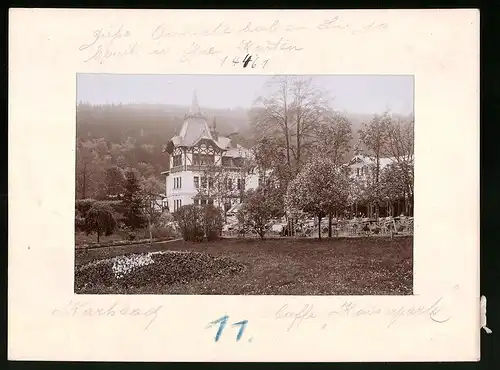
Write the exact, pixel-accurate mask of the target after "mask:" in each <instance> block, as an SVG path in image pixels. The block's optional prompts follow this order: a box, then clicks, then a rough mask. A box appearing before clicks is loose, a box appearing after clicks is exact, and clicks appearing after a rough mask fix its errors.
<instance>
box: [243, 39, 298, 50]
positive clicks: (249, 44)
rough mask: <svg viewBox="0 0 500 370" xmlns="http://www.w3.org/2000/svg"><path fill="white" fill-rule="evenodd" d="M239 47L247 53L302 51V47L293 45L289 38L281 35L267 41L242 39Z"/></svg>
mask: <svg viewBox="0 0 500 370" xmlns="http://www.w3.org/2000/svg"><path fill="white" fill-rule="evenodd" d="M238 49H240V50H242V51H244V52H245V53H250V52H252V51H253V52H274V51H301V50H303V48H302V47H300V46H297V45H293V44H292V43H290V41H289V40H287V39H285V38H283V37H280V38H279V39H275V40H268V41H267V42H266V43H260V44H259V43H256V42H254V41H252V40H242V41H241V42H240V44H239V46H238Z"/></svg>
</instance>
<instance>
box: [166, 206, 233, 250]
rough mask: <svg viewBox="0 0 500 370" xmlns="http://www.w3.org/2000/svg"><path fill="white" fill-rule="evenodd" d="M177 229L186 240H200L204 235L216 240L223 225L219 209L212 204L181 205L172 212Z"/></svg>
mask: <svg viewBox="0 0 500 370" xmlns="http://www.w3.org/2000/svg"><path fill="white" fill-rule="evenodd" d="M174 219H175V221H176V222H177V224H178V226H179V231H180V233H181V235H182V237H183V238H184V240H186V241H192V242H201V241H203V240H204V238H205V237H206V238H207V239H208V240H216V239H218V238H219V237H220V235H221V233H222V227H223V225H224V221H223V217H222V213H221V211H220V210H219V209H218V208H216V207H214V206H213V205H203V206H195V205H193V204H189V205H186V206H182V207H181V208H179V210H177V211H176V212H175V213H174Z"/></svg>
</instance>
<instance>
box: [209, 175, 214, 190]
mask: <svg viewBox="0 0 500 370" xmlns="http://www.w3.org/2000/svg"><path fill="white" fill-rule="evenodd" d="M208 187H209V189H212V188H213V187H214V179H213V178H212V177H209V178H208Z"/></svg>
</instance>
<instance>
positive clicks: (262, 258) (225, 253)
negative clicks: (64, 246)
mask: <svg viewBox="0 0 500 370" xmlns="http://www.w3.org/2000/svg"><path fill="white" fill-rule="evenodd" d="M165 250H172V251H193V252H202V255H203V256H205V255H206V254H208V255H209V256H210V257H212V256H213V257H214V258H219V257H221V258H224V259H225V260H228V261H234V262H235V263H238V264H239V265H241V266H242V268H241V271H240V270H238V272H236V273H232V274H231V275H230V276H228V275H226V274H220V276H219V275H218V274H217V273H215V274H211V275H210V278H206V277H205V276H204V273H203V271H201V269H200V271H199V272H198V275H196V274H195V275H193V276H194V277H193V276H192V277H191V278H190V279H191V280H190V281H188V282H187V281H185V279H184V281H180V282H174V283H172V282H169V283H166V282H165V281H162V279H155V278H154V276H152V277H148V279H147V280H148V281H144V283H141V284H135V285H130V284H124V283H121V282H120V281H119V280H116V281H115V282H114V283H113V284H111V285H110V284H107V285H104V284H102V285H100V284H99V283H94V284H93V286H92V288H91V289H81V288H76V287H75V290H76V293H87V294H213V295H219V294H230V295H260V294H265V295H271V294H272V295H407V294H412V293H413V238H412V237H395V238H393V239H391V238H384V237H370V238H334V239H324V240H317V239H286V238H283V239H268V240H263V241H262V240H256V239H248V240H245V239H224V240H220V241H217V242H212V243H209V242H207V243H201V244H191V243H187V242H184V241H173V242H167V243H158V244H154V245H153V246H151V247H150V246H148V245H139V246H138V245H134V246H125V247H113V248H103V249H96V250H87V251H76V258H75V265H76V267H77V266H81V265H83V264H86V263H88V262H91V261H95V260H99V259H107V258H110V257H115V256H119V255H124V254H129V253H143V252H150V251H165ZM177 255H179V254H177ZM192 261H193V262H192V263H196V258H195V259H193V260H192ZM186 263H188V264H189V263H190V262H189V261H187V262H185V261H183V262H182V264H183V266H187V268H188V269H189V268H192V267H190V266H188V265H186ZM162 268H163V270H164V271H165V270H166V271H172V273H174V272H175V271H178V270H179V267H178V266H163V267H162ZM193 268H194V267H193ZM207 275H208V273H207ZM162 276H164V275H162Z"/></svg>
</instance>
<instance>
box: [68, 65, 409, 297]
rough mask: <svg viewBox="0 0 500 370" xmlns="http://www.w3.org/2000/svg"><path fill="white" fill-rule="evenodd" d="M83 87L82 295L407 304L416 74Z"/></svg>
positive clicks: (180, 79) (79, 128) (119, 81)
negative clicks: (374, 298)
mask: <svg viewBox="0 0 500 370" xmlns="http://www.w3.org/2000/svg"><path fill="white" fill-rule="evenodd" d="M76 79H77V93H76V96H77V101H76V164H75V266H74V271H75V274H74V278H75V280H74V289H75V293H76V294H183V295H186V294H193V295H411V294H413V225H414V219H413V214H414V207H413V205H414V192H413V188H414V159H415V158H414V124H415V123H414V77H413V76H412V75H215V74H211V75H154V74H103V73H95V74H94V73H92V74H91V73H88V74H78V75H77V76H76Z"/></svg>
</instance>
